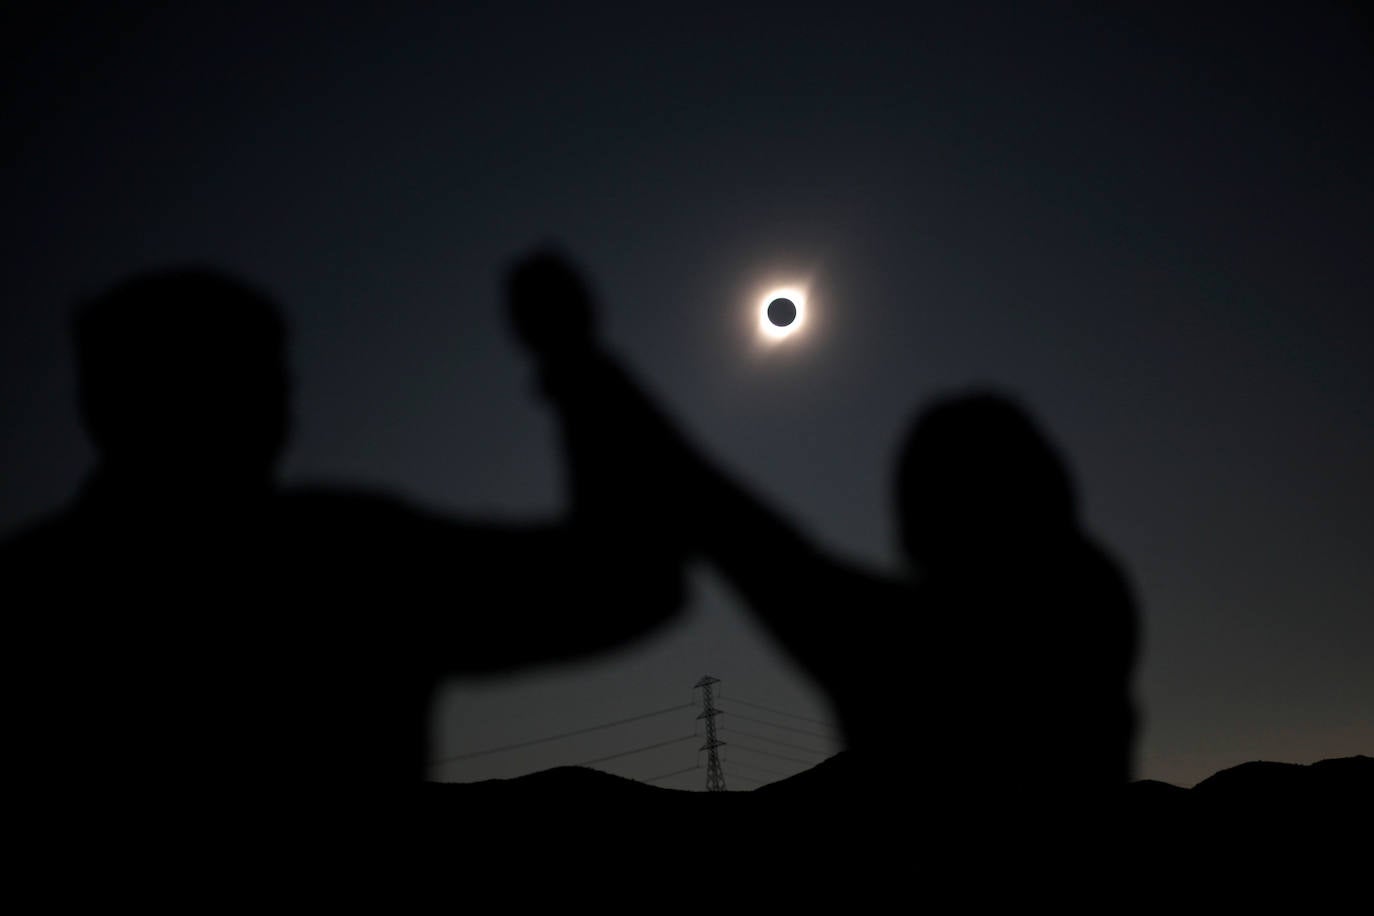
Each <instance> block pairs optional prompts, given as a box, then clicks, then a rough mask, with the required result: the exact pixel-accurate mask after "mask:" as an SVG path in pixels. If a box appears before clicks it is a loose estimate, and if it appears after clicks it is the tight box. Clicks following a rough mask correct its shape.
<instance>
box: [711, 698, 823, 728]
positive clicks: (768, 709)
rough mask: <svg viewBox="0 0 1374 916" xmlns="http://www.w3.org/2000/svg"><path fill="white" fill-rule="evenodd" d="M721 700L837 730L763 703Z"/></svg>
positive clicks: (807, 717) (733, 699)
mask: <svg viewBox="0 0 1374 916" xmlns="http://www.w3.org/2000/svg"><path fill="white" fill-rule="evenodd" d="M721 699H722V700H724V701H725V702H727V703H742V704H744V705H745V706H752V707H754V708H755V709H762V710H764V711H765V712H771V713H776V714H777V715H780V716H787V718H789V719H801V720H802V721H803V722H811V723H813V724H815V725H823V726H825V727H826V728H832V729H833V728H835V726H834V725H832V724H831V723H829V722H823V721H821V720H820V719H813V718H811V717H810V716H799V715H797V714H796V713H794V712H783V711H782V710H781V709H774V708H773V707H771V706H764V705H763V704H762V703H750V702H749V701H748V700H738V699H736V698H734V697H732V696H731V697H725V696H722V697H721ZM836 730H837V731H838V729H836Z"/></svg>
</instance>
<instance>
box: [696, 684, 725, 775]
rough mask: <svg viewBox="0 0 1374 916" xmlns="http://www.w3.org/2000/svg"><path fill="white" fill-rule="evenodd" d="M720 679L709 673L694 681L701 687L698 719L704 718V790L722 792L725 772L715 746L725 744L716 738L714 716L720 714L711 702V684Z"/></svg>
mask: <svg viewBox="0 0 1374 916" xmlns="http://www.w3.org/2000/svg"><path fill="white" fill-rule="evenodd" d="M719 683H720V679H719V678H714V677H711V676H710V675H709V674H708V675H706V676H705V677H703V678H702V679H701V680H699V681H697V682H696V685H695V686H697V687H700V688H701V715H699V716H697V718H698V719H705V720H706V743H705V744H703V745H702V746H701V749H702V750H703V751H706V752H707V756H706V791H707V792H724V791H725V774H724V773H723V772H721V769H720V755H719V754H717V753H716V748H718V747H721V746H722V745H724V744H725V742H724V741H720V740H717V738H716V716H718V715H720V710H719V709H716V707H715V706H714V705H712V702H711V685H712V684H719Z"/></svg>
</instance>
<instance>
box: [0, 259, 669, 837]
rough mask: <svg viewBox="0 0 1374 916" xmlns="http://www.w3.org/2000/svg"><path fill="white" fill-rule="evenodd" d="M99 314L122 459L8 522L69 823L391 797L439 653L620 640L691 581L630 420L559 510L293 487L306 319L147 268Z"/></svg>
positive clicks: (93, 371)
mask: <svg viewBox="0 0 1374 916" xmlns="http://www.w3.org/2000/svg"><path fill="white" fill-rule="evenodd" d="M75 338H76V347H77V356H78V367H79V372H80V397H81V409H82V415H83V417H84V420H85V424H86V428H87V430H88V431H89V433H90V436H91V440H92V442H93V443H94V445H95V448H96V451H97V454H98V466H97V468H96V470H95V472H94V473H93V474H92V476H91V478H90V480H89V481H88V482H87V483H86V485H85V486H84V487H83V489H82V490H81V492H80V494H79V495H78V496H77V498H76V499H75V501H74V502H73V504H72V505H70V506H69V507H67V508H66V509H65V510H63V511H61V512H59V513H57V514H55V515H53V516H51V517H50V518H48V519H46V520H44V521H42V522H40V523H38V524H35V525H33V526H32V527H30V528H28V529H26V530H24V531H23V532H21V533H19V534H17V535H15V536H13V537H11V538H9V539H8V540H6V541H5V542H4V543H3V546H0V583H3V588H4V594H5V599H4V604H5V607H6V610H7V612H8V613H7V617H8V619H9V621H10V624H11V633H10V639H9V640H8V643H9V646H10V650H11V653H13V654H14V655H17V656H18V658H17V659H16V660H15V663H14V664H12V665H11V666H10V670H11V674H12V675H17V676H16V677H15V678H14V680H15V682H17V683H18V685H19V687H20V689H21V690H22V694H23V695H22V698H21V697H19V696H11V701H12V702H13V703H15V704H17V706H18V708H19V712H18V714H17V715H18V720H19V721H18V723H17V725H18V727H17V729H14V730H13V731H12V732H11V737H12V738H14V737H18V738H19V739H20V740H19V742H18V743H19V744H20V745H22V747H23V757H22V763H21V768H22V771H23V774H24V776H23V777H22V778H21V779H20V780H19V781H18V782H16V783H15V784H16V785H24V786H25V789H24V791H31V792H35V793H38V795H39V796H40V797H42V798H43V799H44V802H43V803H44V805H46V806H47V809H48V817H47V819H46V820H45V823H47V824H50V825H56V824H61V823H63V822H66V823H68V824H69V825H70V824H81V825H83V829H84V828H88V827H89V826H90V825H91V824H92V823H97V824H101V825H104V826H105V827H107V828H111V829H113V827H114V826H115V825H127V824H129V823H133V822H138V823H142V824H144V825H145V826H146V825H147V824H148V823H152V824H154V825H156V826H155V828H154V829H155V830H156V831H157V832H158V833H159V834H160V835H161V836H163V837H164V838H165V837H166V836H168V835H174V834H176V832H177V831H176V829H175V827H172V826H169V825H177V826H180V827H184V828H185V829H186V830H188V831H191V830H194V831H196V832H195V834H194V835H196V836H200V837H203V836H204V832H205V829H206V828H207V827H210V828H216V829H217V825H219V824H220V823H221V821H223V822H224V823H225V824H228V823H231V822H232V823H235V824H241V823H242V821H243V820H245V819H250V820H253V819H256V820H255V823H258V824H259V826H260V828H261V830H262V832H264V833H271V832H272V831H274V830H278V829H279V828H280V819H287V820H290V819H291V818H292V817H293V816H296V815H298V816H300V817H301V818H306V819H307V820H310V819H312V818H313V820H310V823H311V827H312V829H316V828H318V827H319V825H320V821H319V818H320V817H333V818H337V819H340V820H342V821H343V822H345V823H346V824H348V825H349V829H357V828H358V825H359V824H367V823H371V821H369V820H368V818H369V816H371V817H380V818H382V819H383V820H385V819H386V818H387V817H391V816H392V815H396V814H397V812H403V811H404V806H405V805H408V804H413V803H414V802H413V800H412V799H409V797H408V795H407V793H408V792H411V791H413V790H412V789H411V787H412V786H415V785H418V784H419V783H420V781H421V780H422V778H423V776H424V774H425V768H426V763H427V749H426V744H427V730H428V719H429V712H428V710H429V703H430V697H431V694H432V692H433V690H434V687H435V684H436V682H437V681H438V680H439V679H440V678H442V677H445V676H448V675H459V674H474V673H486V672H499V671H507V670H510V669H513V668H516V667H519V666H524V665H530V664H537V663H545V662H553V661H558V660H561V659H566V658H570V657H573V656H577V655H581V654H585V653H589V652H594V651H598V650H602V649H605V648H607V647H610V646H613V645H616V644H618V643H621V642H623V641H625V640H627V639H630V638H632V637H635V636H637V635H639V634H642V633H644V632H645V631H647V630H649V629H651V628H653V627H654V626H656V625H658V624H660V623H661V622H663V621H664V620H665V619H667V618H668V617H669V616H670V615H671V614H673V613H674V612H675V611H676V610H677V609H678V608H679V606H680V604H681V582H680V573H679V569H678V566H679V563H678V561H677V558H676V557H674V556H672V555H670V554H668V553H665V552H661V551H656V550H655V549H653V547H652V545H653V542H654V541H653V538H652V537H650V536H649V535H648V533H646V532H644V531H641V530H637V528H636V525H637V521H636V519H637V513H638V511H639V510H638V509H637V508H636V506H637V502H638V497H637V495H636V494H635V492H634V490H635V485H634V483H633V478H634V472H633V471H631V472H629V473H625V474H622V473H621V471H620V470H618V468H617V463H618V462H620V461H621V459H620V457H619V454H618V452H617V450H616V449H615V448H599V447H598V445H597V444H596V443H589V444H588V445H587V446H586V447H583V448H580V449H579V450H578V452H577V455H576V456H575V457H574V460H573V466H574V468H575V470H574V474H573V478H572V481H571V483H572V489H573V502H574V507H575V511H574V513H573V514H572V516H571V517H570V518H569V519H568V520H567V521H565V522H561V523H556V524H555V523H550V524H546V525H528V526H522V525H495V524H482V523H476V522H472V521H464V520H460V519H454V518H449V517H445V516H443V515H440V514H436V513H431V512H426V511H423V510H421V509H418V508H415V507H413V506H410V505H407V504H406V503H405V502H403V501H401V500H399V499H395V498H391V497H388V496H385V495H382V494H376V493H364V492H350V491H342V490H326V489H294V490H281V489H278V487H277V486H276V484H275V482H274V473H275V468H276V464H277V460H278V458H279V456H280V454H281V451H282V448H283V446H284V444H285V442H286V436H287V429H288V419H287V418H288V410H287V400H288V398H287V394H288V382H287V379H288V376H287V369H286V353H285V334H284V329H283V325H282V321H281V319H280V317H279V314H278V310H277V308H276V307H275V305H274V304H273V303H272V302H271V301H270V300H269V299H267V298H266V297H265V296H264V295H262V294H261V293H259V292H258V291H256V290H254V289H253V288H251V287H249V286H246V285H244V284H242V283H240V282H238V281H236V280H233V279H230V278H228V277H225V276H223V275H220V274H217V273H214V272H211V271H205V270H181V271H173V272H165V273H155V274H148V275H144V276H140V277H136V278H134V279H132V280H129V281H128V282H126V283H123V284H121V285H119V286H117V287H116V288H114V289H112V290H110V291H109V292H107V293H105V294H104V295H101V296H100V297H98V298H96V299H95V300H93V301H91V302H89V303H87V304H85V305H84V306H82V307H81V308H80V310H79V312H78V314H77V318H76V323H75ZM589 429H591V430H592V431H593V432H595V431H596V428H595V426H594V425H593V426H590V427H589ZM474 432H475V431H474ZM474 438H477V437H476V436H474ZM597 439H598V441H601V440H602V437H600V436H599V435H598V436H597ZM602 461H605V462H607V465H606V466H604V467H603V466H601V465H600V464H599V462H602ZM577 469H581V470H577ZM598 475H601V476H614V477H616V478H617V479H618V480H620V481H621V483H622V484H624V485H625V486H622V487H621V488H619V489H617V490H615V491H610V490H608V489H606V488H604V487H598V486H597V485H596V484H595V481H596V480H598V479H599V477H598ZM12 724H14V723H12ZM398 816H399V815H398ZM387 822H388V823H390V824H391V825H392V826H393V827H396V826H403V825H404V822H403V821H398V820H395V819H393V820H391V821H387ZM273 825H276V826H273ZM53 829H61V828H58V827H54V828H53ZM71 829H77V828H75V827H71ZM121 829H122V826H121ZM262 839H263V837H262V836H259V838H258V840H259V841H262Z"/></svg>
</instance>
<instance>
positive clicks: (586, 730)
mask: <svg viewBox="0 0 1374 916" xmlns="http://www.w3.org/2000/svg"><path fill="white" fill-rule="evenodd" d="M695 705H696V704H695V703H683V704H682V705H680V706H669V707H667V708H666V709H656V710H654V711H653V712H646V713H644V714H643V715H639V716H630V717H628V718H625V719H617V720H616V721H614V722H604V723H602V724H601V725H589V726H587V727H586V728H579V729H577V730H576V731H570V732H563V733H562V734H558V735H549V736H548V737H547V738H535V739H534V740H532V741H518V742H516V743H515V744H503V745H501V746H500V747H489V748H487V749H486V750H482V751H469V752H467V753H466V754H454V755H452V756H450V757H441V758H440V759H438V760H435V761H433V762H431V763H430V766H431V767H437V766H442V765H443V764H446V763H453V762H455V761H458V760H470V759H472V758H473V757H484V756H486V755H487V754H499V753H501V752H502V751H513V750H517V749H519V748H522V747H534V746H535V745H536V744H543V743H545V742H546V741H558V740H560V739H562V738H572V737H574V736H576V735H586V734H589V733H590V732H596V731H601V730H602V729H603V728H614V727H615V726H617V725H625V724H626V723H629V722H638V721H639V720H641V719H652V718H653V717H654V716H661V715H664V714H666V713H670V712H677V711H678V710H680V709H688V708H689V707H692V706H695Z"/></svg>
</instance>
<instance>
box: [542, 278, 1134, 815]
mask: <svg viewBox="0 0 1374 916" xmlns="http://www.w3.org/2000/svg"><path fill="white" fill-rule="evenodd" d="M524 269H526V270H528V271H543V273H544V276H545V283H544V290H545V293H546V299H545V300H544V301H543V302H542V303H539V306H540V307H532V306H527V307H526V309H525V312H524V314H523V316H522V320H523V321H525V322H526V323H527V324H537V323H538V322H539V321H540V320H543V321H544V322H545V323H546V327H550V328H551V327H554V326H557V325H558V324H560V323H566V322H567V321H568V318H567V317H566V315H564V314H562V313H563V312H564V311H567V310H572V311H575V309H576V307H575V306H569V305H568V304H567V303H568V302H569V301H570V300H571V299H572V298H574V297H573V295H572V294H571V292H562V293H561V292H560V291H559V285H558V281H559V278H560V277H563V276H570V275H572V274H571V269H570V268H568V267H567V266H566V265H564V264H561V263H560V262H559V261H558V259H557V257H556V256H554V255H550V254H547V253H546V254H541V255H537V256H535V257H534V258H531V259H530V260H529V261H528V262H526V266H525V268H524ZM545 336H546V338H547V339H552V340H557V339H562V338H561V337H560V335H557V334H552V333H549V334H546V335H545ZM543 355H544V364H545V366H546V376H547V377H548V379H549V383H548V384H549V387H550V389H551V390H552V391H553V392H554V393H555V394H554V402H555V403H556V404H557V405H558V407H559V408H560V410H561V411H562V412H563V413H564V415H565V417H566V422H567V424H568V425H569V427H570V428H573V429H577V428H579V427H582V428H587V429H590V428H593V427H594V426H602V427H605V426H613V427H614V429H615V430H617V435H618V436H619V440H618V441H620V442H622V443H626V444H625V445H624V446H623V447H626V448H630V447H632V446H630V445H629V444H628V443H629V442H636V443H638V444H637V445H635V446H633V447H634V448H636V449H638V450H639V451H640V452H641V453H642V454H644V455H645V456H646V459H645V460H646V463H648V464H651V465H652V466H654V467H655V468H657V469H659V471H658V473H659V474H660V476H661V477H663V478H664V479H666V480H671V481H672V486H671V487H665V488H663V489H662V491H661V493H660V495H659V497H658V500H659V506H660V507H661V509H662V511H663V513H664V521H663V522H662V524H663V525H664V526H665V527H669V528H672V529H673V530H674V531H675V532H681V534H680V536H681V537H683V538H685V539H686V540H687V541H688V543H689V544H690V545H691V546H692V547H693V548H694V549H695V550H697V551H698V552H700V553H701V554H702V555H703V556H704V557H705V558H707V559H708V560H709V561H710V562H711V563H712V564H713V565H714V566H715V567H716V568H717V569H718V570H719V571H720V572H721V573H722V574H723V575H724V576H725V577H726V579H727V580H728V581H729V582H730V583H731V584H732V585H733V586H734V587H735V589H736V590H737V591H738V592H739V593H740V595H741V597H742V598H743V600H744V602H745V604H746V605H747V606H748V607H749V609H750V610H751V611H752V612H753V613H754V614H755V615H756V616H757V617H758V618H759V619H760V620H761V621H762V622H763V623H764V624H765V625H766V626H767V627H768V628H769V630H770V631H771V632H772V634H773V635H774V636H775V637H776V638H777V639H778V640H779V641H780V642H781V643H782V644H783V645H784V646H785V647H786V648H787V649H788V650H789V652H790V653H791V654H792V655H793V657H794V658H796V660H797V661H798V662H799V663H800V664H801V665H802V666H803V667H805V668H806V670H808V671H809V672H810V673H811V674H812V675H813V676H814V677H815V679H816V680H817V681H818V682H819V684H820V685H821V686H822V687H823V688H824V689H825V690H826V691H827V693H828V694H829V695H830V697H831V699H832V700H833V702H834V704H835V707H836V710H837V712H838V713H839V715H840V718H841V721H842V724H843V726H844V729H845V731H846V734H847V738H848V741H849V746H850V749H851V752H852V756H851V758H850V766H851V767H853V768H854V771H855V772H854V775H853V779H852V783H851V788H852V791H853V792H855V793H857V794H863V793H865V792H877V793H884V792H901V791H902V787H907V788H908V789H912V790H913V791H918V792H926V791H928V790H930V789H931V788H932V787H933V786H938V787H940V792H941V793H942V794H940V795H939V796H938V797H936V798H930V797H926V798H924V799H923V801H922V804H923V811H924V812H925V813H926V814H928V815H930V816H937V815H938V814H939V813H940V812H941V811H943V812H944V813H945V814H946V815H948V817H949V818H956V817H958V818H962V819H965V820H966V821H967V822H968V823H978V816H979V814H980V813H987V812H990V811H995V812H997V813H998V814H999V815H1007V814H1008V813H1009V812H1011V811H1014V810H1017V809H1018V808H1032V807H1037V806H1051V807H1055V806H1057V807H1060V808H1070V809H1072V810H1074V811H1076V812H1078V813H1083V812H1085V811H1086V810H1088V809H1089V807H1090V806H1091V805H1094V804H1097V803H1099V802H1102V801H1103V800H1104V798H1106V796H1107V795H1109V794H1110V793H1111V792H1112V791H1114V790H1116V789H1118V788H1120V787H1121V785H1122V784H1124V782H1125V781H1126V779H1127V777H1128V774H1129V766H1130V763H1129V762H1130V755H1131V746H1132V739H1133V735H1134V718H1133V713H1132V703H1131V698H1130V682H1131V676H1132V672H1133V670H1134V663H1135V656H1136V635H1135V633H1136V618H1135V610H1134V606H1133V601H1132V598H1131V596H1130V592H1129V589H1128V587H1127V585H1126V583H1125V580H1124V578H1123V577H1122V576H1121V574H1120V572H1119V571H1118V569H1117V567H1116V565H1115V564H1114V563H1113V562H1112V561H1110V560H1109V559H1108V558H1107V557H1106V555H1105V554H1104V553H1103V552H1102V551H1101V550H1100V549H1099V548H1097V547H1096V546H1095V545H1094V544H1093V543H1092V542H1091V541H1090V540H1089V539H1088V538H1087V537H1086V536H1085V535H1084V534H1083V533H1082V530H1081V527H1080V524H1079V521H1078V518H1077V511H1076V506H1075V499H1074V495H1073V488H1072V484H1071V479H1070V475H1069V473H1068V471H1067V470H1066V468H1065V467H1064V464H1063V462H1062V460H1061V459H1060V458H1059V457H1058V455H1057V453H1056V450H1055V449H1054V448H1053V447H1052V446H1051V445H1050V443H1049V440H1048V439H1047V438H1046V437H1045V436H1044V435H1043V434H1042V433H1041V432H1040V431H1039V430H1038V428H1037V426H1036V424H1035V423H1034V422H1033V421H1032V420H1031V419H1030V416H1029V414H1028V413H1027V412H1026V411H1025V410H1024V409H1023V408H1021V407H1020V406H1019V405H1018V404H1016V402H1015V401H1014V400H1012V399H1010V398H1008V397H1006V396H1004V395H1001V394H998V393H996V392H990V391H975V392H968V393H964V394H960V395H956V396H952V397H950V398H948V399H946V400H943V401H940V402H938V403H936V404H934V405H933V406H931V407H930V408H928V409H927V410H925V411H924V412H923V413H922V414H921V415H920V417H919V418H918V419H917V421H916V423H915V424H914V426H913V428H912V431H911V433H910V435H909V437H908V439H907V441H906V443H905V445H904V447H903V448H902V450H901V454H900V460H899V467H898V474H897V485H896V488H895V489H896V494H895V495H896V499H895V506H896V514H897V527H898V533H899V538H900V540H901V543H902V545H903V548H904V552H905V554H906V556H907V558H908V560H909V561H910V564H911V569H910V571H909V572H908V574H906V575H902V576H882V575H874V574H872V573H869V572H867V571H864V570H860V569H857V568H855V567H853V566H851V565H850V564H848V563H845V562H843V561H840V560H837V559H836V558H834V557H832V556H830V555H828V554H827V553H826V552H824V551H822V550H821V549H819V548H818V547H817V546H816V545H814V544H813V543H812V542H811V541H810V540H809V539H808V538H806V537H805V536H804V535H803V534H802V533H801V532H800V531H798V529H797V528H796V527H794V526H793V525H791V524H790V523H788V522H787V521H786V520H785V519H784V518H783V517H782V516H781V515H779V514H778V513H776V512H774V511H772V510H771V509H769V508H767V507H766V506H764V505H763V504H762V503H761V502H760V501H759V500H758V499H756V498H755V497H754V496H752V495H751V494H750V493H748V492H747V491H746V490H744V489H743V488H741V487H740V486H739V485H738V484H736V483H735V482H733V481H732V480H730V479H729V478H728V477H726V476H725V475H724V474H722V473H721V472H720V471H718V470H717V469H716V468H714V467H713V466H712V464H711V463H710V462H709V461H707V460H706V459H705V458H703V457H702V456H701V455H700V454H699V453H698V452H697V451H696V450H695V449H694V448H693V447H692V446H691V445H690V444H689V443H688V442H687V441H686V439H685V438H684V437H683V436H682V435H681V434H680V433H679V432H678V431H677V430H676V429H675V428H674V426H673V425H672V423H671V422H670V421H668V420H667V419H666V418H665V417H664V415H663V414H662V413H661V412H660V411H659V410H658V409H657V408H656V407H655V406H654V405H653V404H652V403H651V402H650V401H649V399H648V398H647V397H646V396H645V395H644V394H643V393H642V391H641V390H640V389H639V388H638V387H637V386H636V385H635V383H634V382H633V381H631V380H630V379H629V377H628V376H627V375H626V374H625V372H624V371H623V370H621V369H620V368H619V367H618V366H617V365H616V363H615V362H614V360H612V359H610V358H609V357H608V356H606V355H605V354H604V353H603V352H602V351H601V350H600V349H599V348H598V347H597V346H596V345H595V343H594V342H593V341H589V340H587V339H585V337H576V336H575V337H571V338H569V339H568V343H567V344H566V346H564V347H562V348H561V349H559V350H558V352H556V354H554V355H555V356H556V358H549V355H548V354H543ZM608 417H613V418H614V419H613V420H612V419H608ZM913 787H914V788H913ZM942 823H945V824H948V823H949V821H948V820H946V821H942Z"/></svg>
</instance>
